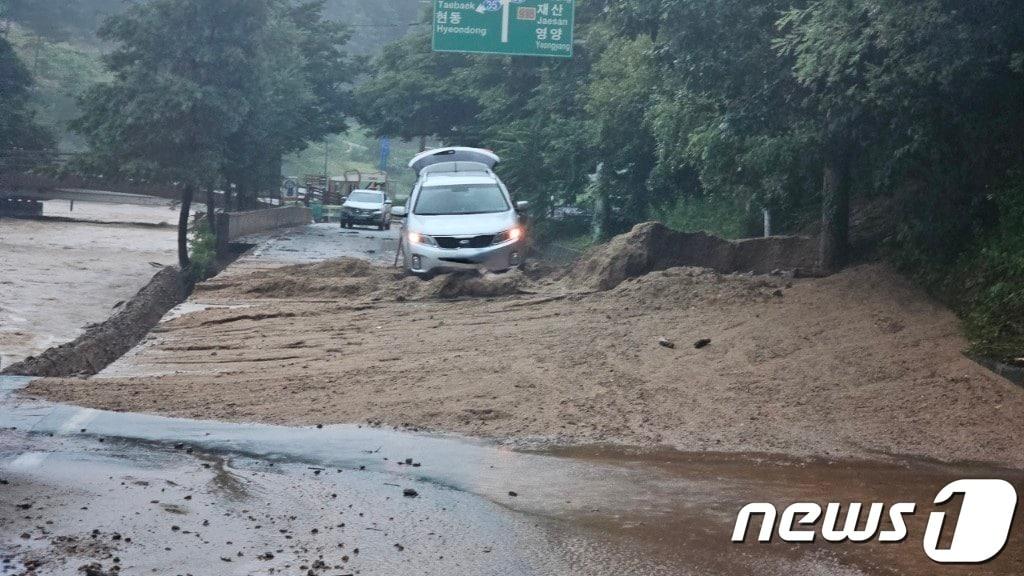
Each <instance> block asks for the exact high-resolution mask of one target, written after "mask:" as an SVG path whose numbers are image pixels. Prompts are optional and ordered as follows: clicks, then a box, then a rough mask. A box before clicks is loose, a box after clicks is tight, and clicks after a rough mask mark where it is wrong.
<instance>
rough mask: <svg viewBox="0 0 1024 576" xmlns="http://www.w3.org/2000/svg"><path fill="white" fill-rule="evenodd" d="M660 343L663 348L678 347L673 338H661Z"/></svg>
mask: <svg viewBox="0 0 1024 576" xmlns="http://www.w3.org/2000/svg"><path fill="white" fill-rule="evenodd" d="M658 345H659V346H661V347H662V348H675V347H676V343H675V342H673V341H671V340H669V339H668V338H661V339H660V340H658Z"/></svg>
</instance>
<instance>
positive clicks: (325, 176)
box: [324, 136, 328, 186]
mask: <svg viewBox="0 0 1024 576" xmlns="http://www.w3.org/2000/svg"><path fill="white" fill-rule="evenodd" d="M327 178H328V177H327V137H326V136H324V186H326V185H327Z"/></svg>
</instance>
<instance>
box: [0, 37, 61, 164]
mask: <svg viewBox="0 0 1024 576" xmlns="http://www.w3.org/2000/svg"><path fill="white" fill-rule="evenodd" d="M31 87H32V76H31V75H30V74H29V72H28V70H27V69H26V68H25V66H24V65H23V64H22V63H21V60H19V59H18V56H17V54H15V53H14V49H13V48H12V47H11V45H10V43H9V42H7V39H6V38H4V37H2V36H0V88H2V90H0V170H2V169H5V168H8V169H9V168H12V167H13V168H17V167H18V166H16V165H14V164H13V160H14V159H15V157H16V156H17V155H19V154H22V153H24V152H26V151H27V152H33V153H34V152H40V151H48V150H50V149H52V148H53V146H54V139H53V135H52V134H50V133H49V132H48V131H47V130H45V129H44V128H42V127H41V126H39V124H38V123H37V122H36V120H35V111H34V110H33V109H32V106H31V103H30V96H31V93H30V89H31Z"/></svg>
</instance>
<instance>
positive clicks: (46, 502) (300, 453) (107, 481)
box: [0, 378, 1024, 575]
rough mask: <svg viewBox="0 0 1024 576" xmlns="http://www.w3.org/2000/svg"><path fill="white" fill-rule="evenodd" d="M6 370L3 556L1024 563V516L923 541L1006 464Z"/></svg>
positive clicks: (146, 561) (552, 567)
mask: <svg viewBox="0 0 1024 576" xmlns="http://www.w3.org/2000/svg"><path fill="white" fill-rule="evenodd" d="M4 382H5V384H4V386H5V387H6V389H7V392H6V394H7V396H6V398H5V399H4V400H3V401H2V402H0V429H2V430H3V431H2V432H0V479H2V480H4V481H5V482H6V483H5V484H3V485H0V511H2V515H0V549H2V550H3V554H4V558H5V561H6V562H7V564H6V566H7V568H5V569H0V574H3V573H8V574H17V573H21V572H20V570H23V569H24V566H25V563H26V562H27V563H28V565H29V566H37V564H36V563H39V564H38V572H36V573H39V574H69V575H70V574H76V573H77V572H76V571H77V570H78V568H79V567H81V566H83V565H87V564H90V563H93V562H95V563H98V564H99V565H100V566H102V567H103V569H105V570H106V569H109V568H111V567H112V566H115V565H117V566H120V567H121V573H122V574H149V573H159V574H174V573H182V574H185V573H191V574H271V573H287V574H296V573H301V574H309V573H312V574H324V575H331V574H386V575H395V574H921V575H926V574H1008V575H1009V574H1020V573H1024V539H1022V535H1021V531H1020V529H1019V527H1015V530H1014V532H1013V533H1012V534H1011V539H1010V541H1009V543H1008V545H1007V547H1006V549H1005V550H1004V552H1003V553H1002V554H1001V555H1000V556H999V557H998V558H997V559H996V560H995V561H992V562H990V563H987V564H984V565H981V566H970V567H964V566H960V567H945V566H942V565H938V564H935V563H933V562H931V561H930V560H929V559H928V558H927V557H926V556H925V554H924V551H923V549H922V546H921V542H922V536H923V530H924V523H925V521H926V519H927V517H928V513H930V512H931V511H933V510H936V508H935V507H934V505H932V501H933V499H934V497H935V494H936V493H937V492H938V490H939V489H940V488H941V487H942V486H944V485H945V484H947V483H949V482H951V481H954V480H957V479H961V478H979V477H984V478H1003V479H1006V480H1008V481H1010V482H1012V483H1013V484H1014V485H1015V486H1016V487H1017V490H1018V492H1020V491H1021V490H1022V489H1024V474H1022V473H1021V472H1018V471H1010V470H999V469H994V468H985V467H979V466H970V465H949V464H939V463H931V462H923V461H899V460H894V461H893V462H892V463H888V464H878V463H866V462H858V461H806V460H791V459H786V458H781V457H774V456H766V455H756V454H741V455H719V454H710V453H708V454H684V453H679V452H674V451H636V452H631V451H628V450H623V449H619V448H613V447H589V448H573V449H565V450H546V451H539V452H536V451H535V452H522V451H516V450H512V449H509V448H505V447H501V446H497V445H493V444H487V443H479V442H473V441H468V440H465V439H461V438H455V437H446V436H426V435H418V434H409V433H400V432H395V431H390V430H383V429H377V428H370V427H359V426H325V427H321V428H318V427H315V426H311V427H302V428H296V427H282V426H268V425H240V424H229V423H222V422H206V421H193V420H183V419H171V418H163V417H157V416H146V415H135V414H122V413H113V412H103V411H97V410H90V409H82V408H76V407H70V406H60V405H54V404H48V403H43V402H39V401H35V400H26V399H24V398H22V397H20V396H18V395H17V394H16V393H15V390H16V389H17V388H20V387H21V386H23V385H24V384H25V380H24V379H11V378H8V379H5V380H4ZM754 501H765V502H772V503H775V504H776V505H777V506H778V507H779V509H780V511H781V509H782V508H783V507H785V506H786V505H788V504H790V503H793V502H797V501H812V502H818V503H821V504H826V503H828V502H840V503H844V504H845V503H850V502H865V503H869V502H883V503H887V504H892V503H896V502H916V503H917V504H918V510H917V513H916V514H915V515H913V516H911V517H909V518H908V527H909V536H908V538H907V540H906V541H905V542H903V543H900V544H884V545H883V544H877V543H868V544H842V545H835V544H826V543H820V542H819V543H816V544H810V545H795V544H786V543H781V542H779V541H778V540H777V539H776V540H775V542H774V543H770V544H759V543H754V542H753V541H754V538H753V537H751V538H749V539H748V543H746V544H734V543H732V542H731V541H730V539H731V533H732V529H733V526H734V522H735V517H736V513H737V511H738V510H739V509H740V508H741V507H742V506H743V505H744V504H746V503H748V502H754ZM954 516H955V514H954ZM884 526H885V523H884V522H883V527H884ZM819 540H820V539H819ZM357 550H358V552H357ZM115 559H116V560H115ZM4 570H6V572H5V571H4ZM309 571H312V572H309Z"/></svg>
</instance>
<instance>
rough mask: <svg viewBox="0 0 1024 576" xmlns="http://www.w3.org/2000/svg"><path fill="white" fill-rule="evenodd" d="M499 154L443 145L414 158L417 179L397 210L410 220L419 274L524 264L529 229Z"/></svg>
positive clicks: (409, 257)
mask: <svg viewBox="0 0 1024 576" xmlns="http://www.w3.org/2000/svg"><path fill="white" fill-rule="evenodd" d="M499 161H500V159H499V158H498V156H497V155H495V154H494V153H493V152H490V151H488V150H481V149H478V148H459V147H456V148H441V149H437V150H429V151H427V152H424V153H422V154H420V155H418V156H416V157H415V158H413V159H412V161H410V162H409V167H410V168H412V169H413V170H415V171H416V175H417V180H416V185H415V187H414V188H413V191H412V195H411V196H410V197H409V200H408V203H407V204H406V206H404V207H403V206H396V207H394V208H392V210H391V213H392V214H393V215H394V216H396V217H399V218H405V223H404V225H403V226H402V244H403V253H404V254H405V267H406V268H407V269H409V270H410V271H411V272H413V273H415V274H428V273H430V272H434V271H437V270H442V269H459V268H485V269H487V270H490V271H492V272H500V271H505V270H508V269H510V268H513V267H515V266H518V265H519V264H520V262H521V261H522V258H523V252H522V251H523V244H524V243H523V238H524V235H525V230H524V229H523V227H522V225H521V224H520V221H519V211H521V210H524V209H525V208H526V207H527V203H526V202H516V203H513V202H512V198H511V196H509V193H508V189H507V188H505V184H504V183H502V181H501V179H499V178H498V176H497V175H495V174H494V172H493V171H492V169H493V168H494V166H495V165H496V164H497V163H498V162H499Z"/></svg>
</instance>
